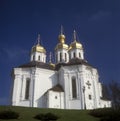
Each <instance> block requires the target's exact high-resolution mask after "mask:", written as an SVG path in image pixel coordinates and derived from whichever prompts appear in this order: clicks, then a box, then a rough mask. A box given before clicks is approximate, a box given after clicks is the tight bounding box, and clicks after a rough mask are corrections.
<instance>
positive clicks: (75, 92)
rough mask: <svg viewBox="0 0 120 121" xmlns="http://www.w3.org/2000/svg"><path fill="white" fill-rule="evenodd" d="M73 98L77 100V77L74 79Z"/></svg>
mask: <svg viewBox="0 0 120 121" xmlns="http://www.w3.org/2000/svg"><path fill="white" fill-rule="evenodd" d="M72 98H73V99H76V98H77V88H76V79H75V77H72Z"/></svg>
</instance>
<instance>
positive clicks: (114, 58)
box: [0, 0, 120, 105]
mask: <svg viewBox="0 0 120 121" xmlns="http://www.w3.org/2000/svg"><path fill="white" fill-rule="evenodd" d="M61 24H62V25H63V27H64V33H65V35H66V43H67V44H70V43H71V41H72V34H73V30H74V29H75V30H76V31H77V34H78V36H79V41H80V42H81V43H82V44H83V47H84V51H85V58H86V60H87V61H88V62H89V63H90V64H92V65H93V66H94V67H96V68H97V69H98V72H99V75H100V81H101V82H105V83H107V82H110V81H111V80H116V81H120V55H119V52H120V0H0V67H1V68H0V105H6V104H9V101H10V95H11V89H12V78H11V72H12V69H13V67H17V66H19V65H21V64H24V63H27V62H29V60H30V56H29V54H30V50H31V47H32V46H33V45H34V44H35V43H36V39H37V35H38V34H40V35H41V42H42V45H43V46H44V47H45V48H46V50H47V55H49V52H50V51H52V52H53V53H54V48H55V46H56V44H57V43H58V35H59V33H60V26H61Z"/></svg>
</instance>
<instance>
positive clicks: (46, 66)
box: [19, 61, 54, 70]
mask: <svg viewBox="0 0 120 121" xmlns="http://www.w3.org/2000/svg"><path fill="white" fill-rule="evenodd" d="M28 67H38V68H44V69H50V70H54V67H53V66H52V65H50V64H47V63H43V62H37V61H32V62H29V63H26V64H23V65H20V66H19V68H28Z"/></svg>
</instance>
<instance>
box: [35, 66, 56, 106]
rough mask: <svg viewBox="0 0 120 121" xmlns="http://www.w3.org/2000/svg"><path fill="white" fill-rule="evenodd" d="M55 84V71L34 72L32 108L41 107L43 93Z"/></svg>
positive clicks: (40, 70) (38, 69) (37, 70)
mask: <svg viewBox="0 0 120 121" xmlns="http://www.w3.org/2000/svg"><path fill="white" fill-rule="evenodd" d="M56 84H57V75H56V73H55V71H52V70H46V69H40V68H37V69H36V70H35V80H34V102H33V103H34V104H33V105H34V107H43V102H44V98H43V96H44V93H45V92H47V90H48V89H50V88H52V87H53V86H55V85H56Z"/></svg>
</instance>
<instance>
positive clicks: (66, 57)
mask: <svg viewBox="0 0 120 121" xmlns="http://www.w3.org/2000/svg"><path fill="white" fill-rule="evenodd" d="M58 39H59V42H58V44H57V45H56V47H55V60H56V62H55V64H53V63H52V62H51V59H50V62H49V63H46V49H45V48H44V47H43V46H42V45H41V44H40V37H38V43H37V44H36V45H34V46H33V47H32V49H31V55H30V62H29V63H27V64H23V65H20V66H18V67H16V68H14V69H13V72H12V78H13V92H12V105H13V106H26V107H39V108H59V109H95V108H103V107H111V101H109V100H103V98H102V97H103V94H102V84H101V83H100V82H99V74H98V71H97V69H96V68H94V67H92V66H91V65H90V64H89V63H88V62H87V61H86V60H85V58H84V50H83V46H82V44H81V43H80V42H79V41H77V37H76V32H75V31H74V34H73V41H72V42H71V44H70V45H69V46H68V45H67V44H65V35H64V34H63V32H61V33H60V35H59V37H58Z"/></svg>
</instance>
